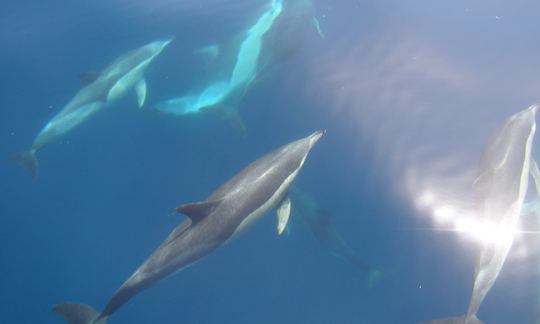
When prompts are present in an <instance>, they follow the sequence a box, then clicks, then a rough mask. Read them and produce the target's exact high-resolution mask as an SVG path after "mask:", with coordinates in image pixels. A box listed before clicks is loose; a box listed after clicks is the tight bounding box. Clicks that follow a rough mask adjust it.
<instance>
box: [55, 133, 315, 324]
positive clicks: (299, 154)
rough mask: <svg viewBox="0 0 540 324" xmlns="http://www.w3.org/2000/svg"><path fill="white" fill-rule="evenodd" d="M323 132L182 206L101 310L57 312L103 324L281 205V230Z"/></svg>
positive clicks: (78, 323)
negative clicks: (293, 190)
mask: <svg viewBox="0 0 540 324" xmlns="http://www.w3.org/2000/svg"><path fill="white" fill-rule="evenodd" d="M323 134H324V131H317V132H315V133H313V134H311V135H310V136H308V137H305V138H303V139H300V140H297V141H294V142H292V143H289V144H287V145H284V146H282V147H281V148H278V149H277V150H275V151H273V152H271V153H269V154H266V155H264V156H263V157H261V158H259V159H258V160H256V161H255V162H252V163H251V164H250V165H248V166H247V167H246V168H244V169H243V170H242V171H240V172H239V173H238V174H236V175H235V176H234V177H233V178H231V179H230V180H229V181H227V182H225V184H223V185H222V186H221V187H219V188H218V189H217V190H216V191H215V192H214V193H212V194H211V195H210V196H209V197H208V198H207V199H206V200H204V201H201V202H195V203H190V204H186V205H181V206H179V207H177V208H176V210H177V211H178V212H179V213H182V214H184V215H186V216H187V217H188V218H187V219H186V220H185V221H184V222H183V223H181V224H180V225H179V226H178V227H176V228H175V229H174V230H173V231H172V233H170V234H169V236H168V237H167V238H166V239H165V241H164V242H163V243H162V244H161V246H159V247H158V248H157V249H156V250H155V251H154V252H153V253H152V255H150V257H149V258H148V259H147V260H146V261H145V262H144V263H143V264H142V265H141V266H140V267H139V268H138V269H137V270H136V271H135V272H134V273H133V274H132V275H131V277H130V278H129V279H128V280H127V281H126V282H124V284H123V285H122V286H121V287H120V288H119V289H118V290H117V291H116V293H115V294H114V295H113V296H112V297H111V299H110V300H109V302H108V303H107V305H106V306H105V309H104V310H103V312H102V313H101V314H98V313H97V312H96V311H95V310H93V309H92V308H91V307H90V306H88V305H84V304H71V303H68V304H59V305H54V306H53V311H55V312H56V313H58V314H59V315H62V316H63V317H64V318H65V319H66V320H67V321H68V322H69V323H70V324H89V323H100V324H104V323H105V322H104V321H105V319H106V318H107V317H108V316H110V315H111V314H113V313H114V312H116V311H117V310H118V308H120V307H121V306H122V305H124V304H125V303H126V302H128V301H129V300H130V299H131V298H132V297H133V296H135V295H137V294H138V293H140V292H141V291H143V290H144V289H146V288H148V287H150V286H152V285H153V284H155V283H156V282H158V281H159V280H161V279H163V278H165V277H167V276H169V275H171V274H172V273H174V272H177V271H179V270H181V269H183V268H185V267H187V266H189V265H191V264H193V263H194V262H195V261H197V260H199V259H201V258H203V257H205V256H206V255H208V254H209V253H211V252H212V251H214V250H215V249H217V248H218V247H220V246H222V245H224V244H225V243H227V242H229V241H231V240H232V239H233V238H235V237H236V236H237V235H238V234H240V233H241V232H243V231H245V230H246V229H247V228H248V227H249V226H250V225H252V224H253V223H255V222H256V221H257V220H258V219H259V218H260V217H261V216H263V215H265V214H266V213H267V212H268V211H269V210H270V209H272V208H274V207H276V206H277V207H278V208H277V214H278V234H280V233H282V231H283V229H284V227H285V225H286V224H287V220H288V218H289V215H290V206H291V203H290V198H289V196H288V189H289V186H290V185H291V184H292V182H293V181H294V179H295V178H296V176H297V175H298V172H299V171H300V169H301V168H302V166H303V165H304V162H305V160H306V158H307V155H308V153H309V152H310V150H311V149H312V147H313V146H314V145H315V143H317V141H318V140H319V139H320V138H321V137H322V136H323ZM81 314H82V315H81ZM100 321H101V322H100Z"/></svg>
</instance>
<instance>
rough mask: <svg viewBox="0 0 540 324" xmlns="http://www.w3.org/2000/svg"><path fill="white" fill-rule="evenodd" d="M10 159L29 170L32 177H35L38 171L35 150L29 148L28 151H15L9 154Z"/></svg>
mask: <svg viewBox="0 0 540 324" xmlns="http://www.w3.org/2000/svg"><path fill="white" fill-rule="evenodd" d="M11 159H12V160H13V161H15V162H17V163H19V164H20V165H22V166H23V167H24V168H25V169H27V170H28V171H30V173H31V174H32V177H33V178H36V176H37V171H38V160H37V157H36V150H34V149H30V150H28V151H22V152H17V153H14V154H12V155H11Z"/></svg>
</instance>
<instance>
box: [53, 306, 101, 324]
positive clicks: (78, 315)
mask: <svg viewBox="0 0 540 324" xmlns="http://www.w3.org/2000/svg"><path fill="white" fill-rule="evenodd" d="M52 310H53V312H54V313H56V314H58V315H60V316H62V317H63V318H64V319H65V320H66V321H67V322H68V323H69V324H106V323H107V319H106V318H103V319H98V318H99V313H98V312H97V311H96V310H95V309H94V308H92V306H89V305H85V304H75V303H64V304H57V305H53V306H52Z"/></svg>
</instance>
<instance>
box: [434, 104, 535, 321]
mask: <svg viewBox="0 0 540 324" xmlns="http://www.w3.org/2000/svg"><path fill="white" fill-rule="evenodd" d="M537 110H538V105H536V104H535V105H532V106H530V107H529V108H528V109H525V110H523V111H520V112H518V113H516V114H514V115H512V116H510V117H509V118H508V119H506V121H505V122H504V123H503V124H502V125H501V126H500V127H499V128H498V129H497V130H496V131H495V133H494V134H493V136H492V138H491V140H490V141H489V142H488V144H487V145H486V147H485V149H484V152H483V155H482V158H481V161H480V168H479V173H478V174H479V175H478V177H477V179H476V180H475V183H474V189H475V193H476V197H478V199H477V205H478V215H479V216H480V217H482V219H483V221H484V222H486V223H488V224H490V225H492V226H496V227H497V228H500V229H504V230H505V231H506V232H507V235H505V237H501V238H500V239H499V241H498V242H495V243H487V242H486V243H482V246H481V248H480V251H479V254H478V257H477V260H476V266H475V274H474V283H473V288H472V294H471V299H470V303H469V308H468V310H467V313H466V314H465V315H464V316H461V317H453V318H446V319H442V320H435V321H431V322H424V323H426V324H428V323H431V324H458V323H459V324H477V323H482V322H481V321H480V320H479V319H478V318H477V313H478V310H479V309H480V305H481V304H482V302H483V301H484V299H485V297H486V295H487V294H488V292H489V291H490V289H491V287H492V286H493V284H494V283H495V281H496V279H497V277H498V275H499V272H500V271H501V269H502V267H503V264H504V262H505V260H506V257H507V255H508V252H509V251H510V248H511V246H512V242H513V239H514V232H515V231H516V229H517V225H518V220H519V217H520V215H521V210H522V207H523V202H524V199H525V194H526V193H527V188H528V180H529V175H530V172H531V171H532V170H531V168H530V164H531V148H532V142H533V137H534V134H535V131H536V121H535V117H536V111H537Z"/></svg>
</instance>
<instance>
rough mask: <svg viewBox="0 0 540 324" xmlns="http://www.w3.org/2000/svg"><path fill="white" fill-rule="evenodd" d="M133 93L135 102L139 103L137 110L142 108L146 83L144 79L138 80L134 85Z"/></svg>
mask: <svg viewBox="0 0 540 324" xmlns="http://www.w3.org/2000/svg"><path fill="white" fill-rule="evenodd" d="M135 92H136V93H137V102H138V103H139V108H142V106H144V102H145V101H146V81H145V80H144V79H140V80H139V81H138V82H137V84H136V85H135Z"/></svg>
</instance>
